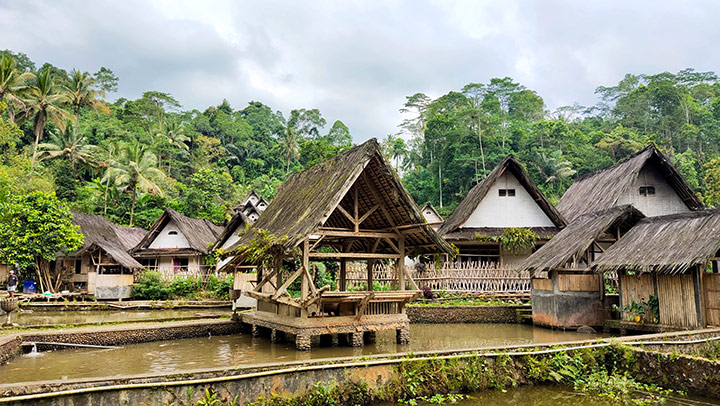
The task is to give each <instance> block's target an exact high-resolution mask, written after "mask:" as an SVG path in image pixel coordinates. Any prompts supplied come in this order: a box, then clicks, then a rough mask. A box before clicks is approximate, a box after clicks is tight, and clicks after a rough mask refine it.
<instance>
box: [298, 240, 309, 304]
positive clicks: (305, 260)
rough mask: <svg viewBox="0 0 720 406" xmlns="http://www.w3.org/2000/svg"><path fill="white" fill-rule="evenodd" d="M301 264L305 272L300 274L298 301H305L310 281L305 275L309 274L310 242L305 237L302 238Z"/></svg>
mask: <svg viewBox="0 0 720 406" xmlns="http://www.w3.org/2000/svg"><path fill="white" fill-rule="evenodd" d="M302 266H303V268H305V271H307V272H303V274H302V275H300V278H301V279H300V280H301V282H300V301H301V302H305V301H306V300H307V299H308V291H309V290H310V281H309V280H308V279H307V276H306V275H308V274H310V242H309V241H308V239H307V238H306V239H305V240H303V248H302Z"/></svg>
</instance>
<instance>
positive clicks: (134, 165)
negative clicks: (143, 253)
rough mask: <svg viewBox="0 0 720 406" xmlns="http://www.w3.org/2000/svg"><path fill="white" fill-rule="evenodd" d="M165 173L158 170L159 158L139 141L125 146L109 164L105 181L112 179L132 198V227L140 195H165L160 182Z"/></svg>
mask: <svg viewBox="0 0 720 406" xmlns="http://www.w3.org/2000/svg"><path fill="white" fill-rule="evenodd" d="M164 178H165V173H163V171H161V170H160V169H158V168H157V157H156V156H155V154H154V153H152V151H149V150H147V149H146V148H145V145H143V144H141V143H140V142H138V141H133V142H131V143H128V144H125V145H124V146H123V148H122V149H121V150H120V153H119V155H118V156H117V158H116V159H112V160H111V161H110V162H109V167H108V169H107V171H106V172H105V177H104V178H103V181H106V180H108V179H112V180H113V182H114V183H115V185H116V186H117V187H118V189H120V190H122V191H125V192H127V193H128V194H129V195H130V197H131V198H132V207H131V208H130V225H131V226H132V225H133V220H134V219H135V204H136V203H137V198H138V193H143V192H149V193H153V194H159V195H161V196H162V195H163V191H162V189H161V188H160V186H159V185H158V182H159V181H161V180H163V179H164Z"/></svg>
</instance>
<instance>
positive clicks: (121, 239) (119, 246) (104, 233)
mask: <svg viewBox="0 0 720 406" xmlns="http://www.w3.org/2000/svg"><path fill="white" fill-rule="evenodd" d="M72 214H73V224H76V225H78V226H80V233H81V234H82V235H83V236H84V237H85V238H84V240H83V246H82V248H80V249H79V250H78V251H77V252H75V253H73V254H72V256H82V255H83V253H85V252H91V251H93V250H95V249H97V248H101V249H102V250H104V251H105V253H106V254H107V255H110V256H111V257H112V259H113V260H115V261H116V262H117V263H118V264H119V265H121V266H124V267H125V268H128V269H139V268H142V265H140V263H139V262H137V261H136V260H135V258H133V257H132V256H131V255H130V254H129V253H128V251H129V250H131V249H132V248H133V247H135V245H137V243H138V242H140V240H141V239H142V238H143V236H145V233H146V231H145V230H143V229H141V228H137V227H122V226H119V225H117V224H113V223H111V222H109V221H107V219H106V218H105V217H103V216H99V215H95V214H85V213H79V212H75V211H74V212H73V213H72Z"/></svg>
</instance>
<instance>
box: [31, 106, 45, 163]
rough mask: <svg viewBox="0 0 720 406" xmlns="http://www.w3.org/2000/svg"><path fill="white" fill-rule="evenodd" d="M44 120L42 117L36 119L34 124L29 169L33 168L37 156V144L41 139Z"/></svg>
mask: <svg viewBox="0 0 720 406" xmlns="http://www.w3.org/2000/svg"><path fill="white" fill-rule="evenodd" d="M44 121H45V120H43V119H42V118H40V119H38V122H37V124H36V125H35V145H33V155H32V161H30V169H31V170H32V169H35V158H36V157H37V149H38V144H39V143H40V140H41V139H42V133H43V129H44V127H45V123H44Z"/></svg>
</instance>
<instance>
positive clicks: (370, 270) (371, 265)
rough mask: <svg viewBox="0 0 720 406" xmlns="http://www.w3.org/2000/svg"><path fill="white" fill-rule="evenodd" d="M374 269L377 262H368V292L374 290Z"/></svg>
mask: <svg viewBox="0 0 720 406" xmlns="http://www.w3.org/2000/svg"><path fill="white" fill-rule="evenodd" d="M373 268H375V260H374V259H369V260H368V261H367V290H369V291H372V290H373Z"/></svg>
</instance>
